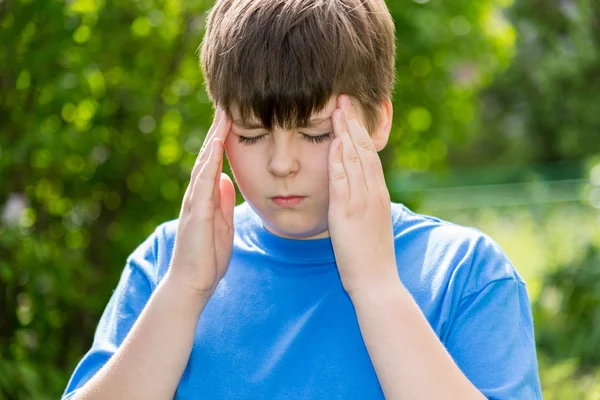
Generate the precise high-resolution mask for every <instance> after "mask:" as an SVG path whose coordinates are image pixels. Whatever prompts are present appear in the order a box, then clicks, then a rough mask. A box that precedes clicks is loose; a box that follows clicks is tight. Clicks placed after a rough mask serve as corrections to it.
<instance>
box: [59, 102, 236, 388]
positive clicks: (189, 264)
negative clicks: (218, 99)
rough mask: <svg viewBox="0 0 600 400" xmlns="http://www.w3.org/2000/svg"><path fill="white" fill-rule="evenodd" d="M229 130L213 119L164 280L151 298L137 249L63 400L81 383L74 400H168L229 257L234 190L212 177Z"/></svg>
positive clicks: (150, 262)
mask: <svg viewBox="0 0 600 400" xmlns="http://www.w3.org/2000/svg"><path fill="white" fill-rule="evenodd" d="M230 125H231V121H230V120H229V119H228V118H227V116H226V114H225V113H224V112H220V113H217V116H216V118H215V121H214V122H213V126H212V127H211V129H210V130H209V133H208V136H207V139H206V141H205V145H204V146H203V147H202V149H201V151H200V153H199V155H198V159H197V161H196V164H195V165H194V168H193V170H192V176H191V180H190V184H189V185H188V188H187V190H186V193H185V195H184V199H183V204H182V208H181V212H180V216H179V220H178V223H177V232H176V236H175V247H174V251H173V256H172V258H171V261H170V265H169V269H168V271H167V273H166V275H165V277H164V278H163V279H162V280H161V282H160V283H159V284H158V286H157V287H156V289H155V290H154V291H152V288H151V286H152V285H151V284H150V282H152V279H151V278H150V276H149V275H150V274H148V273H147V271H146V270H147V269H150V268H153V267H154V266H155V265H154V264H155V263H156V260H155V257H153V256H152V252H151V251H148V246H145V247H144V246H143V247H142V248H143V249H145V254H146V256H145V257H142V258H144V260H143V261H140V260H137V258H136V257H133V258H132V260H131V261H130V262H128V268H127V269H126V271H125V273H124V274H123V276H122V279H121V281H120V282H119V286H118V288H117V291H116V292H115V294H114V295H113V297H112V299H111V302H110V304H109V306H108V307H107V311H106V312H105V315H103V318H102V321H101V324H100V325H99V327H98V329H97V332H96V337H95V340H94V346H93V348H92V350H91V351H90V352H89V353H88V354H87V355H86V357H84V359H83V360H82V362H81V363H80V365H79V366H78V367H77V369H76V371H75V374H74V375H73V378H72V379H71V382H69V385H68V389H67V391H68V393H67V394H65V396H70V395H72V394H73V392H74V390H75V389H74V388H77V387H78V386H79V385H81V384H82V382H85V383H84V384H83V386H82V387H80V388H79V389H78V390H77V391H76V392H75V395H74V398H75V399H77V400H83V399H144V400H146V399H157V400H161V399H171V398H173V396H174V394H175V392H176V390H177V386H178V384H179V381H180V379H181V376H182V374H183V371H184V369H185V366H186V364H187V361H188V359H189V356H190V352H191V348H192V345H193V342H194V336H195V331H196V326H197V324H198V319H199V317H200V314H201V313H202V310H203V309H204V307H205V305H206V303H207V302H208V300H209V298H210V297H211V295H212V293H213V292H214V290H215V288H216V286H217V284H218V283H219V282H220V280H221V278H222V277H223V276H224V275H225V272H226V270H227V268H228V266H229V259H230V257H231V251H232V246H233V235H234V227H233V209H234V205H235V191H234V188H233V183H232V182H231V179H229V178H228V177H227V176H226V175H224V174H220V171H221V168H222V167H221V166H222V157H223V142H224V140H225V137H226V136H227V134H228V133H229V128H230ZM207 144H208V145H207ZM149 266H150V267H149ZM146 300H147V303H145V301H146ZM134 322H135V323H134ZM132 325H133V326H132Z"/></svg>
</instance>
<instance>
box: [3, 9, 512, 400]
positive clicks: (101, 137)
mask: <svg viewBox="0 0 600 400" xmlns="http://www.w3.org/2000/svg"><path fill="white" fill-rule="evenodd" d="M505 3H506V1H500V0H497V1H492V0H484V1H479V2H471V1H467V0H460V1H453V2H431V3H430V2H428V0H413V1H412V2H402V3H401V2H395V1H390V2H389V4H390V8H391V11H392V13H393V16H394V18H395V20H396V21H397V28H398V45H399V49H398V50H399V52H398V87H397V91H396V98H395V105H396V110H397V112H396V116H395V122H396V127H395V128H394V129H395V130H394V133H393V134H394V136H393V138H392V140H391V143H390V148H389V150H388V151H387V152H386V153H385V154H384V162H385V164H386V166H387V168H388V169H390V168H395V167H401V168H410V169H428V168H436V167H440V166H443V165H444V160H445V156H446V152H447V148H448V143H450V142H452V141H453V140H455V139H456V138H462V137H464V136H465V135H467V132H469V126H470V124H471V121H472V120H473V119H474V116H475V115H476V114H477V104H476V98H477V93H478V91H479V90H480V89H481V88H482V87H484V86H485V85H487V84H489V83H490V82H491V81H492V78H493V76H494V74H495V73H496V72H497V71H500V70H502V69H503V68H506V67H507V66H508V63H509V61H510V58H511V55H512V52H513V40H514V33H513V30H512V27H511V26H510V25H509V24H508V23H507V22H506V21H505V20H504V18H503V17H502V14H501V12H500V7H502V6H504V5H506V4H505ZM211 4H212V3H211V2H210V1H209V0H190V1H185V2H184V1H181V0H170V1H153V0H135V1H124V2H117V1H114V0H71V1H67V2H65V1H62V0H4V1H0V182H1V185H0V206H1V207H2V208H1V212H2V215H1V219H0V398H18V399H22V400H26V399H36V400H43V399H50V398H52V399H54V398H57V396H58V395H59V393H60V392H61V391H62V390H63V388H64V386H65V385H66V380H67V378H68V376H69V374H70V372H71V371H72V369H73V368H74V365H75V363H76V362H77V361H78V360H79V359H80V358H81V356H82V355H83V353H84V352H85V351H86V350H87V348H88V347H89V345H90V343H91V340H92V333H93V331H94V329H95V327H96V323H97V321H98V318H99V317H100V313H101V311H102V309H103V308H104V306H105V304H106V302H107V300H108V297H109V296H110V294H111V293H112V289H113V288H114V286H115V285H116V282H117V280H118V277H119V274H120V272H121V270H122V267H123V264H124V262H125V258H126V256H127V255H128V254H129V253H130V252H131V251H132V250H133V249H134V248H135V246H136V245H137V244H139V243H140V242H141V241H142V240H143V238H144V237H146V236H147V235H148V234H149V233H150V232H151V231H152V230H153V228H154V227H155V226H157V225H158V224H159V223H161V222H163V221H165V220H168V219H172V218H175V217H177V214H178V211H179V207H180V201H181V198H182V196H183V192H184V190H185V186H186V185H187V178H188V176H189V171H190V170H191V167H192V164H193V162H194V159H195V154H196V152H197V151H198V149H199V148H200V145H201V143H202V140H203V138H204V136H205V134H206V132H207V130H208V128H209V125H210V121H211V119H212V105H211V104H210V103H209V101H208V98H207V96H206V93H205V91H204V90H203V86H202V77H201V74H200V71H199V69H198V61H197V54H196V49H197V46H198V45H199V43H200V41H201V38H202V32H203V28H204V23H205V17H206V14H205V13H206V10H207V9H208V8H209V7H210V5H211Z"/></svg>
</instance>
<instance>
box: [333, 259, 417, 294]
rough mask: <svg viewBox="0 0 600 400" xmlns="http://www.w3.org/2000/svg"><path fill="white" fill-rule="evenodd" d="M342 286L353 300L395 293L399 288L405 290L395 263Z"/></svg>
mask: <svg viewBox="0 0 600 400" xmlns="http://www.w3.org/2000/svg"><path fill="white" fill-rule="evenodd" d="M344 288H345V289H346V292H347V293H348V295H349V296H350V298H351V299H352V301H353V302H354V301H355V300H361V299H363V298H373V297H381V296H387V295H388V294H390V293H397V292H398V291H399V290H406V289H405V288H404V285H403V284H402V282H401V281H400V276H399V275H398V270H397V268H396V266H395V265H393V267H389V268H386V269H385V270H384V271H383V272H382V273H379V274H370V275H368V276H366V275H365V276H363V277H360V278H358V279H355V280H354V281H353V282H344Z"/></svg>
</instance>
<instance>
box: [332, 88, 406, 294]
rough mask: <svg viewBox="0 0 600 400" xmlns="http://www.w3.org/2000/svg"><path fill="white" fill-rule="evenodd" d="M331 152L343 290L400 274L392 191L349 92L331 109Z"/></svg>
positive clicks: (334, 240) (336, 240)
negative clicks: (391, 197) (397, 263)
mask: <svg viewBox="0 0 600 400" xmlns="http://www.w3.org/2000/svg"><path fill="white" fill-rule="evenodd" d="M332 119H333V130H334V134H335V137H336V138H335V139H334V140H333V142H332V144H331V148H330V151H329V214H328V219H329V233H330V236H331V241H332V244H333V250H334V253H335V258H336V263H337V266H338V270H339V272H340V277H341V279H342V284H343V286H344V289H345V290H346V291H347V292H348V293H349V294H350V295H351V296H352V295H353V294H354V293H355V292H357V291H360V290H362V289H365V288H368V289H373V288H374V287H376V286H379V285H381V284H384V283H385V282H386V281H388V280H389V278H394V279H398V271H397V267H396V259H395V253H394V238H393V227H392V218H391V206H390V194H389V192H388V190H387V187H386V184H385V179H384V175H383V168H382V166H381V161H380V160H379V156H378V154H377V149H376V148H375V144H374V143H373V141H372V140H371V138H370V137H369V134H368V133H367V130H366V129H365V128H364V126H363V125H362V123H361V122H360V119H359V117H358V115H357V112H356V109H355V108H354V106H353V105H352V103H351V102H350V99H349V98H348V96H345V95H343V96H340V97H339V98H338V108H337V109H336V110H335V111H334V112H333V115H332Z"/></svg>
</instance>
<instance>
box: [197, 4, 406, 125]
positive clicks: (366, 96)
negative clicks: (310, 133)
mask: <svg viewBox="0 0 600 400" xmlns="http://www.w3.org/2000/svg"><path fill="white" fill-rule="evenodd" d="M200 51H201V54H200V63H201V67H202V70H203V72H204V79H205V84H206V89H207V91H208V95H209V96H210V98H211V100H212V101H213V102H214V103H215V104H216V105H220V106H221V107H222V108H223V109H225V110H226V111H227V113H228V114H229V115H231V106H233V105H235V106H237V107H239V110H240V113H241V117H242V119H243V120H245V121H247V120H249V119H250V118H252V117H255V118H257V119H258V120H259V121H260V122H262V124H263V126H264V127H265V128H266V129H269V130H270V129H272V128H273V126H279V127H284V128H287V129H291V128H294V127H301V126H306V125H307V123H308V121H309V120H310V117H311V114H312V113H314V112H319V111H321V110H323V108H324V107H325V106H326V104H327V102H328V100H329V99H330V98H331V96H337V95H339V94H342V93H344V94H348V95H350V96H353V97H354V98H356V99H357V100H358V102H359V103H360V105H361V107H362V112H363V116H364V118H365V123H366V125H367V130H368V131H369V132H372V131H373V129H374V127H375V126H376V124H377V110H378V106H379V105H380V104H381V102H382V101H383V100H384V99H385V98H387V97H391V94H392V91H393V86H394V74H395V35H394V23H393V20H392V18H391V16H390V13H389V11H388V9H387V6H386V5H385V2H384V0H217V1H216V4H215V6H214V7H213V9H212V10H211V12H210V15H209V17H208V21H207V27H206V33H205V36H204V39H203V42H202V44H201V50H200Z"/></svg>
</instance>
